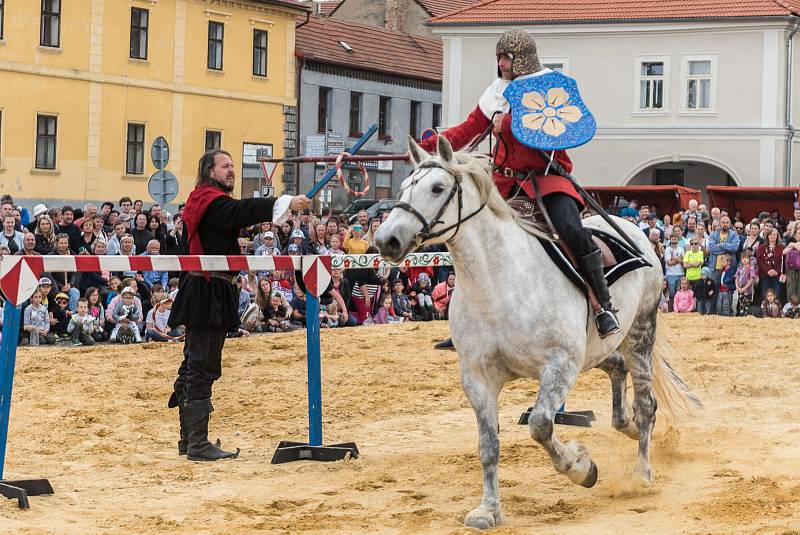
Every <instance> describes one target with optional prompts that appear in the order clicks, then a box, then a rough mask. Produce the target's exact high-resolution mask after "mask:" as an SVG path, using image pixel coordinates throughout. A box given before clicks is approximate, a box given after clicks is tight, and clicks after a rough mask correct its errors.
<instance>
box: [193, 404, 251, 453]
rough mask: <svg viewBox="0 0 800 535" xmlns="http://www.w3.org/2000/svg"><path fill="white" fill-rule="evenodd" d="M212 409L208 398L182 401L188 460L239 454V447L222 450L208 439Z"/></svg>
mask: <svg viewBox="0 0 800 535" xmlns="http://www.w3.org/2000/svg"><path fill="white" fill-rule="evenodd" d="M213 410H214V407H213V406H212V405H211V400H210V399H201V400H195V401H187V400H184V402H183V413H184V422H185V424H186V428H187V445H186V453H187V457H188V458H189V460H190V461H217V460H219V459H234V458H236V457H238V456H239V448H236V451H235V452H230V451H224V450H221V449H220V448H219V446H217V445H215V444H212V443H211V442H209V441H208V419H209V415H210V414H211V412H212V411H213Z"/></svg>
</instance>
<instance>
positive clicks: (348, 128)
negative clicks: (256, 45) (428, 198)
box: [297, 17, 442, 210]
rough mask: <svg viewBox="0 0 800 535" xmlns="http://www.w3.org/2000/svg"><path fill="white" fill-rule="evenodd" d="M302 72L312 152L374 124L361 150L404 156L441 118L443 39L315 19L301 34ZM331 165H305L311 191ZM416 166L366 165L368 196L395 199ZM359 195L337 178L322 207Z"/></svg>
mask: <svg viewBox="0 0 800 535" xmlns="http://www.w3.org/2000/svg"><path fill="white" fill-rule="evenodd" d="M297 49H298V61H299V67H298V68H299V73H300V106H299V107H300V112H299V125H298V131H299V141H300V143H299V149H300V153H301V154H303V155H305V156H323V155H325V154H332V155H335V154H338V153H339V152H341V151H342V150H343V149H344V148H347V147H350V146H352V145H353V144H354V143H355V142H356V141H357V139H358V138H359V137H360V136H361V135H362V134H363V133H364V132H366V131H367V129H369V127H370V126H371V125H372V124H378V126H379V129H378V132H377V133H376V134H375V135H374V136H373V137H372V138H371V139H370V141H369V142H368V143H367V144H366V145H365V147H364V149H363V150H362V151H361V153H360V154H405V153H406V151H407V150H408V141H407V140H408V136H409V135H412V136H413V137H415V138H419V137H420V135H421V134H422V133H423V132H424V131H425V130H426V129H429V128H433V127H436V126H438V125H440V124H441V58H442V56H441V53H442V48H441V43H439V42H438V41H437V40H432V39H425V38H422V37H410V36H409V35H407V34H401V33H398V32H391V31H388V30H385V29H379V28H374V27H369V26H365V25H361V24H357V23H353V22H347V21H341V20H332V19H321V18H317V17H312V18H311V19H310V22H309V24H308V25H305V26H302V27H301V28H299V29H298V32H297ZM325 170H326V167H325V166H324V165H322V164H313V163H305V164H302V165H299V166H298V173H299V174H298V179H299V184H298V185H299V190H298V191H301V192H306V191H308V190H310V189H311V188H312V187H313V185H314V184H315V183H316V182H317V181H319V179H321V178H322V176H323V174H324V172H325ZM410 171H411V166H410V165H409V164H406V163H405V162H398V161H395V162H381V163H377V162H376V163H369V164H367V173H368V175H369V182H370V183H369V186H370V188H369V191H368V192H367V193H366V196H365V197H366V198H371V199H383V198H389V197H395V196H396V194H397V191H398V188H399V186H400V183H401V182H402V181H403V179H405V178H406V177H407V176H408V175H409V173H410ZM342 173H343V177H344V179H345V180H346V181H347V183H348V185H349V186H350V187H351V189H353V190H354V191H362V190H364V189H365V183H364V181H363V176H362V173H361V172H360V171H359V170H358V169H357V168H356V167H355V166H353V165H346V166H344V169H343V170H342ZM356 198H357V197H356V196H354V195H350V194H348V192H347V191H346V190H345V188H343V187H341V186H340V184H339V182H338V181H336V180H332V181H331V182H330V183H329V187H327V188H326V189H324V190H323V191H322V192H321V193H320V195H319V197H318V198H317V199H316V202H317V207H318V208H321V207H330V208H332V209H334V210H341V209H342V208H344V207H345V206H346V205H347V204H349V203H350V202H351V201H352V200H354V199H356Z"/></svg>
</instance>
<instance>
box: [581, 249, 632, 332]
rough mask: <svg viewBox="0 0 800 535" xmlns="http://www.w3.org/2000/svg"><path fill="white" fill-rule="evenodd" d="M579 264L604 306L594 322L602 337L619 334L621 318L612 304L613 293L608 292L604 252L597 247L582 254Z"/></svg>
mask: <svg viewBox="0 0 800 535" xmlns="http://www.w3.org/2000/svg"><path fill="white" fill-rule="evenodd" d="M578 264H579V266H578V267H579V268H580V269H581V271H582V272H583V276H584V277H586V281H587V282H588V283H589V286H591V287H592V291H594V295H595V297H597V300H598V301H599V302H600V306H601V307H603V308H602V309H601V310H600V311H599V312H598V313H597V314H595V316H594V323H595V325H596V326H597V331H598V332H599V333H600V338H605V337H606V336H610V335H612V334H617V333H618V332H620V330H621V329H620V327H619V320H618V319H617V316H616V314H615V313H614V312H615V310H614V307H613V306H612V305H611V294H610V293H609V292H608V284H607V283H606V277H605V275H604V274H603V253H601V252H600V249H597V250H595V251H593V252H591V253H589V254H587V255H584V256H581V257H579V258H578Z"/></svg>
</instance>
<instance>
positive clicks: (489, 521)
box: [461, 365, 503, 529]
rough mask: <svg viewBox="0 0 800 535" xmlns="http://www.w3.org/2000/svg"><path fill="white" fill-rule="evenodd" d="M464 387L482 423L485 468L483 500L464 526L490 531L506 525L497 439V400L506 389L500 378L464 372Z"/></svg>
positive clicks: (462, 371) (482, 451)
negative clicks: (500, 485)
mask: <svg viewBox="0 0 800 535" xmlns="http://www.w3.org/2000/svg"><path fill="white" fill-rule="evenodd" d="M461 385H462V386H463V387H464V392H465V393H466V394H467V397H468V398H469V401H470V403H471V404H472V408H473V409H474V410H475V417H476V418H477V419H478V437H479V441H478V442H479V443H478V449H479V453H480V458H481V466H482V467H483V499H482V500H481V504H480V505H479V506H478V507H476V508H475V509H473V510H472V511H470V512H469V513H468V514H467V516H466V518H464V523H465V524H466V525H467V526H469V527H471V528H479V529H488V528H491V527H494V526H496V525H497V524H500V523H501V522H502V515H501V514H500V494H499V490H498V483H497V465H498V463H499V462H500V440H499V438H498V436H497V396H498V395H499V394H500V389H501V388H502V386H503V383H502V382H501V380H500V379H499V378H497V377H493V378H491V377H486V374H485V373H484V371H483V370H481V371H480V372H477V373H476V372H474V371H473V370H470V369H465V367H464V366H463V365H462V369H461Z"/></svg>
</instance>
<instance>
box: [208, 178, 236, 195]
mask: <svg viewBox="0 0 800 535" xmlns="http://www.w3.org/2000/svg"><path fill="white" fill-rule="evenodd" d="M213 180H214V182H216V184H217V186H218V187H219V189H221V190H222V191H224V192H226V193H233V185H234V184H235V181H232V182H231V183H230V184H228V178H227V177H225V179H224V180H217V179H216V178H215V179H213Z"/></svg>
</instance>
